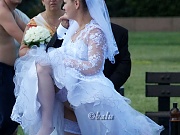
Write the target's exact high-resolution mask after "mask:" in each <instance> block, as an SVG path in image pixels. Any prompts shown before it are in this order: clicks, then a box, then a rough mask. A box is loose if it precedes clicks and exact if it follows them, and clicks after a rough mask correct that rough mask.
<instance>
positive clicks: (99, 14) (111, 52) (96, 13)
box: [63, 0, 119, 63]
mask: <svg viewBox="0 0 180 135" xmlns="http://www.w3.org/2000/svg"><path fill="white" fill-rule="evenodd" d="M85 1H86V4H87V7H88V10H89V13H90V15H91V17H92V18H93V19H94V20H95V21H96V22H97V23H98V24H99V26H100V27H101V29H102V31H103V32H104V33H105V36H106V40H107V48H108V50H107V53H106V59H107V58H108V59H109V60H110V61H111V62H112V63H114V62H115V59H114V56H115V55H116V54H118V53H119V51H118V48H117V45H116V42H115V39H114V36H113V33H112V29H111V23H110V18H109V13H108V9H107V6H106V4H105V1H104V0H85ZM77 28H78V24H77V22H75V21H73V23H72V25H70V27H69V29H68V31H67V33H66V38H65V40H64V42H63V45H64V44H66V43H67V42H68V41H69V39H70V38H71V36H72V34H73V33H74V32H75V31H76V30H77Z"/></svg>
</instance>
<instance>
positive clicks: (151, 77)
mask: <svg viewBox="0 0 180 135" xmlns="http://www.w3.org/2000/svg"><path fill="white" fill-rule="evenodd" d="M146 83H161V84H168V83H180V72H146Z"/></svg>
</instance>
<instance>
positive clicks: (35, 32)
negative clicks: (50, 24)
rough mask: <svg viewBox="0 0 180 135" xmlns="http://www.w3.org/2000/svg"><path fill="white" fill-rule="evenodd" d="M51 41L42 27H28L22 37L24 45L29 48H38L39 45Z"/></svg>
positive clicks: (49, 35) (46, 30)
mask: <svg viewBox="0 0 180 135" xmlns="http://www.w3.org/2000/svg"><path fill="white" fill-rule="evenodd" d="M50 39H51V34H50V32H49V30H48V29H46V28H44V27H42V26H36V27H30V28H29V29H28V30H27V31H26V34H25V36H24V43H25V44H26V45H27V46H28V47H29V48H31V47H32V46H33V45H37V46H38V47H39V46H40V45H41V44H47V43H48V42H49V41H50Z"/></svg>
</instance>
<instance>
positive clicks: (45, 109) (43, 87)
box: [36, 64, 55, 135]
mask: <svg viewBox="0 0 180 135" xmlns="http://www.w3.org/2000/svg"><path fill="white" fill-rule="evenodd" d="M36 68H37V74H38V88H39V89H38V100H39V102H40V104H41V108H40V109H41V115H42V124H41V127H40V129H39V131H38V133H37V135H50V134H51V133H52V132H53V130H54V127H53V107H54V100H55V90H54V83H53V80H52V78H51V72H52V70H51V68H50V67H49V66H41V65H39V64H37V66H36Z"/></svg>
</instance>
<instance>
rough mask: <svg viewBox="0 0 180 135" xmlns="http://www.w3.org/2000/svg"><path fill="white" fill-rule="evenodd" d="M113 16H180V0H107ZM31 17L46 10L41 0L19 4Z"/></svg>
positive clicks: (31, 0) (27, 0)
mask: <svg viewBox="0 0 180 135" xmlns="http://www.w3.org/2000/svg"><path fill="white" fill-rule="evenodd" d="M106 3H107V7H108V9H109V14H110V16H111V17H160V16H163V17H165V16H180V1H179V0H106ZM18 8H19V9H20V10H22V11H23V12H25V13H26V14H27V15H28V16H29V17H30V18H31V17H33V16H35V15H37V14H38V13H39V12H41V11H43V10H44V7H43V6H42V4H41V0H24V1H22V4H20V5H19V6H18Z"/></svg>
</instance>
